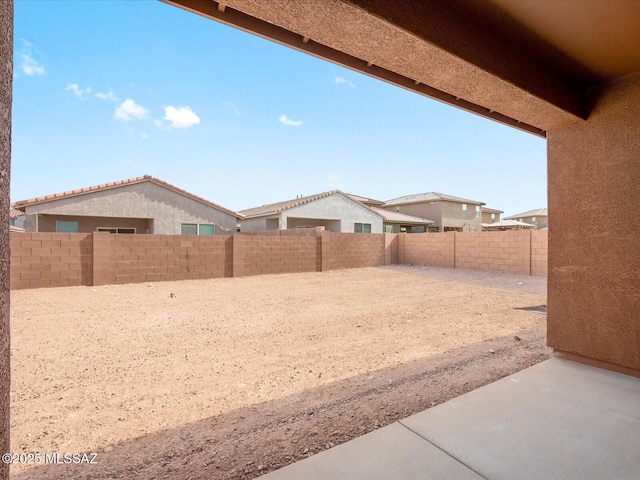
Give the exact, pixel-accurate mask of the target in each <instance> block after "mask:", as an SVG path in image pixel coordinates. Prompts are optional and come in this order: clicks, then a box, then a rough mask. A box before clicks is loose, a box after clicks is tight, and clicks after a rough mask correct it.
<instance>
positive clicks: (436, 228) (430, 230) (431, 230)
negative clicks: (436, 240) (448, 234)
mask: <svg viewBox="0 0 640 480" xmlns="http://www.w3.org/2000/svg"><path fill="white" fill-rule="evenodd" d="M429 233H440V227H429Z"/></svg>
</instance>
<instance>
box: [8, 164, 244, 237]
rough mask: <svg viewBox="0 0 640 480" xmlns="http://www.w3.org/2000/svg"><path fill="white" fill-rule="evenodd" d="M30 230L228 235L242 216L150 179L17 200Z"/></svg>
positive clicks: (14, 204)
mask: <svg viewBox="0 0 640 480" xmlns="http://www.w3.org/2000/svg"><path fill="white" fill-rule="evenodd" d="M11 206H12V207H13V208H15V209H17V210H20V211H22V212H24V216H25V230H26V231H27V232H66V233H88V232H96V231H98V232H100V231H102V232H109V233H129V234H133V233H136V234H140V233H143V234H144V233H155V234H165V235H180V234H184V235H230V234H232V233H234V232H235V231H236V224H237V222H238V220H240V219H242V218H243V216H242V215H241V214H239V213H237V212H234V211H232V210H229V209H227V208H224V207H222V206H220V205H218V204H215V203H213V202H210V201H209V200H205V199H204V198H201V197H198V196H196V195H193V194H192V193H189V192H187V191H185V190H182V189H180V188H178V187H175V186H173V185H171V184H169V183H167V182H164V181H162V180H159V179H157V178H154V177H152V176H150V175H145V176H143V177H136V178H130V179H127V180H120V181H118V182H112V183H105V184H102V185H96V186H92V187H87V188H81V189H78V190H72V191H68V192H62V193H56V194H52V195H46V196H44V197H37V198H31V199H29V200H22V201H19V202H14V203H12V204H11Z"/></svg>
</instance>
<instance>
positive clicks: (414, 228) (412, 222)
mask: <svg viewBox="0 0 640 480" xmlns="http://www.w3.org/2000/svg"><path fill="white" fill-rule="evenodd" d="M369 208H370V209H371V210H372V211H373V212H374V213H377V214H379V215H381V216H382V227H383V231H384V233H425V232H427V231H428V228H429V226H431V225H433V220H427V219H425V218H418V217H412V216H411V215H405V214H404V213H397V212H392V211H390V210H384V209H382V208H376V207H369Z"/></svg>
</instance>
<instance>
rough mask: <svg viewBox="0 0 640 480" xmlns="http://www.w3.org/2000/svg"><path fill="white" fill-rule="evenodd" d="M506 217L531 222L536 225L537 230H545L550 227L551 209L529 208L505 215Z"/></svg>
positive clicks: (506, 218)
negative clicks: (525, 210)
mask: <svg viewBox="0 0 640 480" xmlns="http://www.w3.org/2000/svg"><path fill="white" fill-rule="evenodd" d="M504 219H505V220H517V221H519V222H524V223H530V224H531V225H535V226H536V230H543V229H545V228H548V227H549V210H548V209H546V208H537V209H535V210H529V211H527V212H522V213H519V214H517V215H511V216H509V217H504Z"/></svg>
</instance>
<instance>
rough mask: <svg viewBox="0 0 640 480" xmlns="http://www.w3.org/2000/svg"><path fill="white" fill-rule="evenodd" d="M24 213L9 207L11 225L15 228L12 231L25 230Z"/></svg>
mask: <svg viewBox="0 0 640 480" xmlns="http://www.w3.org/2000/svg"><path fill="white" fill-rule="evenodd" d="M24 220H25V218H24V212H21V211H20V210H18V209H17V208H13V207H9V225H10V226H11V227H13V229H14V230H12V231H19V230H24Z"/></svg>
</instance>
